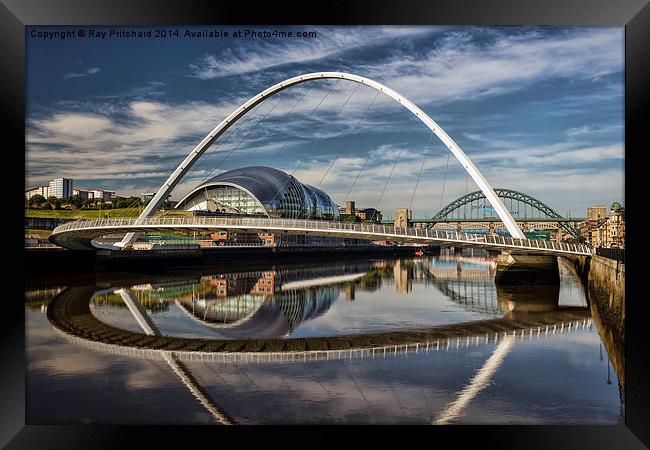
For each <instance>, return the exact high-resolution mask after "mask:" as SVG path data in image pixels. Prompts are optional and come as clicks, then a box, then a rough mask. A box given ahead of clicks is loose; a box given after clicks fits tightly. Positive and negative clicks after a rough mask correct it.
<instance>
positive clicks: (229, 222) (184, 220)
mask: <svg viewBox="0 0 650 450" xmlns="http://www.w3.org/2000/svg"><path fill="white" fill-rule="evenodd" d="M134 225H136V219H133V218H117V219H92V220H78V221H74V222H66V223H64V224H61V225H59V226H58V227H56V228H55V229H54V231H53V234H58V233H61V232H69V231H73V230H79V229H89V228H90V229H92V228H124V227H134ZM140 225H142V226H145V227H146V226H163V227H171V228H173V227H174V226H176V225H186V226H191V227H198V226H206V225H207V226H214V227H218V226H224V227H233V228H236V227H242V228H245V227H249V228H254V229H258V230H265V229H271V230H277V229H294V230H297V231H300V230H327V231H330V230H331V231H350V232H354V233H357V234H364V235H381V234H383V235H386V236H387V237H389V236H407V237H408V236H413V237H418V238H426V239H438V240H446V241H456V242H461V243H462V242H474V243H479V242H481V243H486V244H493V245H497V246H499V247H515V248H531V249H533V248H535V249H544V250H554V251H557V252H567V253H580V254H587V255H590V254H592V252H593V250H592V249H591V247H590V246H588V245H583V244H577V243H573V244H567V243H565V242H554V241H546V240H538V239H519V238H512V237H505V236H481V235H476V234H471V233H463V232H458V231H455V232H452V233H450V232H449V231H447V230H437V229H434V230H431V229H417V228H404V227H395V226H387V225H383V224H382V225H377V224H352V223H342V222H325V221H318V220H307V219H272V218H264V219H262V218H226V217H190V218H188V217H147V218H145V219H143V220H142V221H141V222H140Z"/></svg>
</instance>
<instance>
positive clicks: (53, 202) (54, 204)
mask: <svg viewBox="0 0 650 450" xmlns="http://www.w3.org/2000/svg"><path fill="white" fill-rule="evenodd" d="M47 204H48V205H50V209H61V201H60V200H59V199H58V198H57V197H56V196H54V195H50V196H49V197H48V198H47Z"/></svg>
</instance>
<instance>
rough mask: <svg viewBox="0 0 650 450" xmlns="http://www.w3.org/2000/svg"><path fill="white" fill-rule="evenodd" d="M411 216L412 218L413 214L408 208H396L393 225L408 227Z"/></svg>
mask: <svg viewBox="0 0 650 450" xmlns="http://www.w3.org/2000/svg"><path fill="white" fill-rule="evenodd" d="M412 218H413V214H412V211H411V210H410V209H408V208H397V209H396V210H395V227H398V228H409V227H410V226H411V219H412Z"/></svg>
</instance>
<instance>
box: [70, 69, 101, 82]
mask: <svg viewBox="0 0 650 450" xmlns="http://www.w3.org/2000/svg"><path fill="white" fill-rule="evenodd" d="M99 72H100V70H99V67H91V68H89V69H87V70H85V71H83V72H69V73H66V74H64V75H63V78H64V79H66V80H67V79H70V78H83V77H89V76H91V75H95V74H96V73H99Z"/></svg>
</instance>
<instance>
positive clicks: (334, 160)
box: [316, 84, 379, 187]
mask: <svg viewBox="0 0 650 450" xmlns="http://www.w3.org/2000/svg"><path fill="white" fill-rule="evenodd" d="M359 86H361V85H360V84H357V86H356V87H357V88H358V87H359ZM355 92H356V89H355ZM353 94H354V92H353ZM378 96H379V91H377V93H376V94H375V97H374V98H373V99H372V102H370V105H368V108H366V111H365V112H364V113H363V114H362V115H361V117H360V118H359V120H358V121H357V123H356V125H355V126H354V128H353V129H352V133H354V132H355V131H357V128H359V125H360V124H361V121H362V120H363V118H364V117H365V116H366V115H367V114H368V112H370V109H371V108H372V106H373V105H374V104H375V100H377V97H378ZM340 156H341V151H339V152H338V153H337V154H336V157H335V158H334V159H333V160H332V163H331V164H330V165H329V167H328V168H327V170H326V171H325V173H324V174H323V176H322V177H321V178H320V180H319V181H318V184H317V185H316V187H320V185H321V183H322V182H323V180H324V179H325V177H326V176H327V174H328V173H329V172H330V170H331V169H332V167H333V166H334V163H335V162H336V161H337V160H338V159H339V157H340Z"/></svg>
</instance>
